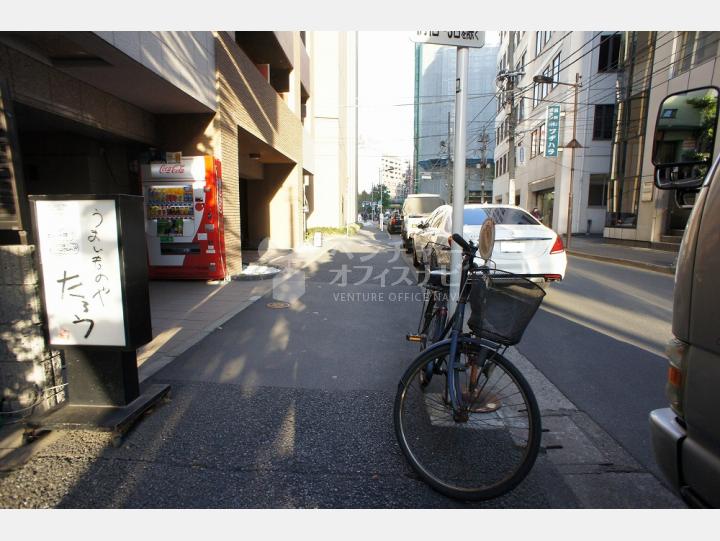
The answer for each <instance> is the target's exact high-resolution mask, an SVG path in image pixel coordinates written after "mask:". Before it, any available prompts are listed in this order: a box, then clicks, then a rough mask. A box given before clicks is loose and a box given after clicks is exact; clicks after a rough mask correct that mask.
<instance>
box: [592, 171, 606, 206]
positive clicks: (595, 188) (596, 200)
mask: <svg viewBox="0 0 720 541" xmlns="http://www.w3.org/2000/svg"><path fill="white" fill-rule="evenodd" d="M609 179H610V176H609V175H605V174H601V175H590V189H589V190H588V207H605V204H606V203H607V191H608V180H609Z"/></svg>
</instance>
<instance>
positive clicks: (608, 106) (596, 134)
mask: <svg viewBox="0 0 720 541" xmlns="http://www.w3.org/2000/svg"><path fill="white" fill-rule="evenodd" d="M614 113H615V104H613V103H603V104H598V105H596V106H595V118H594V120H593V139H611V138H612V128H613V115H614Z"/></svg>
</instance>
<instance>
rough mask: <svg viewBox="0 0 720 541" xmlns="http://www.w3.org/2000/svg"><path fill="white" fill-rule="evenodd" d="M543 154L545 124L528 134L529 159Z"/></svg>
mask: <svg viewBox="0 0 720 541" xmlns="http://www.w3.org/2000/svg"><path fill="white" fill-rule="evenodd" d="M544 152H545V124H544V123H543V124H541V125H540V126H539V127H538V128H536V129H534V130H533V131H532V132H531V133H530V158H534V157H535V156H540V155H541V154H543V153H544Z"/></svg>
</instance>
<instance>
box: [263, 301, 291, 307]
mask: <svg viewBox="0 0 720 541" xmlns="http://www.w3.org/2000/svg"><path fill="white" fill-rule="evenodd" d="M265 306H267V307H268V308H290V303H289V302H269V303H267V304H266V305H265Z"/></svg>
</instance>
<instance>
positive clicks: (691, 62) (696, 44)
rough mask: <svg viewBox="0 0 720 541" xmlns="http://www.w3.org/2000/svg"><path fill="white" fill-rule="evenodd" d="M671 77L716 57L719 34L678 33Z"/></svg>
mask: <svg viewBox="0 0 720 541" xmlns="http://www.w3.org/2000/svg"><path fill="white" fill-rule="evenodd" d="M678 37H679V40H680V41H679V46H678V49H677V52H676V53H675V69H674V73H673V76H675V75H679V74H680V73H684V72H686V71H687V70H689V69H690V68H692V67H694V66H697V65H698V64H701V63H702V62H705V61H706V60H710V59H711V58H714V57H715V56H717V52H718V41H719V40H720V32H680V33H679V34H678Z"/></svg>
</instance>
